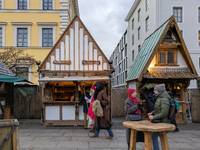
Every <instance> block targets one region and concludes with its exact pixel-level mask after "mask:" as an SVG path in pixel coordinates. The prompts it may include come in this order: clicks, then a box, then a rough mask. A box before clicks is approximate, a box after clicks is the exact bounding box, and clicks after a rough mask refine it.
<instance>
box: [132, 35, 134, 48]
mask: <svg viewBox="0 0 200 150" xmlns="http://www.w3.org/2000/svg"><path fill="white" fill-rule="evenodd" d="M132 45H134V34H133V35H132Z"/></svg>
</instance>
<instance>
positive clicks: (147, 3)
mask: <svg viewBox="0 0 200 150" xmlns="http://www.w3.org/2000/svg"><path fill="white" fill-rule="evenodd" d="M148 9H149V0H146V11H147V10H148Z"/></svg>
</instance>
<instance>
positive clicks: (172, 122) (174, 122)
mask: <svg viewBox="0 0 200 150" xmlns="http://www.w3.org/2000/svg"><path fill="white" fill-rule="evenodd" d="M170 89H172V88H169V91H168V94H169V95H170V97H171V100H170V101H171V102H172V103H174V104H175V102H174V96H173V93H172V92H171V91H172V90H170ZM170 123H171V124H173V125H175V127H176V129H175V130H174V131H173V132H178V131H179V129H178V126H177V124H176V119H175V116H174V118H172V119H171V120H170Z"/></svg>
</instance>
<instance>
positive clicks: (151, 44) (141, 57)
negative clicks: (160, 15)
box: [126, 16, 198, 81]
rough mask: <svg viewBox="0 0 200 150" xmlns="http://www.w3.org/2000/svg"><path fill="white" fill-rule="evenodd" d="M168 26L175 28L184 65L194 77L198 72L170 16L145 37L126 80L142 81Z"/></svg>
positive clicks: (174, 21)
mask: <svg viewBox="0 0 200 150" xmlns="http://www.w3.org/2000/svg"><path fill="white" fill-rule="evenodd" d="M170 28H175V30H176V32H177V36H178V38H179V39H180V43H181V51H180V52H181V54H182V56H183V58H184V60H185V62H186V65H187V67H188V69H189V71H190V72H191V73H193V74H194V75H195V76H196V77H198V74H197V72H196V69H195V67H194V64H193V62H192V59H191V57H190V54H189V52H188V50H187V47H186V45H185V42H184V40H183V37H182V35H181V32H180V30H179V28H178V25H177V23H176V20H175V18H174V16H171V17H170V18H169V19H168V20H167V21H166V22H165V23H164V24H163V25H161V26H160V27H159V28H158V29H157V30H155V31H154V33H152V34H151V35H150V36H149V37H147V38H146V39H145V41H144V43H143V45H142V48H141V50H140V53H139V54H138V55H137V57H136V59H135V61H134V63H133V65H132V68H131V70H130V72H129V74H128V77H127V79H126V81H131V80H136V79H138V80H139V81H142V78H143V75H144V73H146V71H147V69H148V67H149V65H150V63H151V61H152V60H153V58H154V56H155V55H156V52H157V51H158V49H159V47H160V44H161V43H162V41H163V40H164V38H165V35H166V34H167V32H168V30H169V29H170Z"/></svg>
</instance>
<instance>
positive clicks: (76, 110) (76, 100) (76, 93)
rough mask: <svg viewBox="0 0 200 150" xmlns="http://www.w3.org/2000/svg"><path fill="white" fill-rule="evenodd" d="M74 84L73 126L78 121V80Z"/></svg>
mask: <svg viewBox="0 0 200 150" xmlns="http://www.w3.org/2000/svg"><path fill="white" fill-rule="evenodd" d="M74 84H76V87H75V102H76V105H75V124H74V126H77V122H78V121H79V104H78V103H79V93H78V85H79V82H74Z"/></svg>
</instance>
